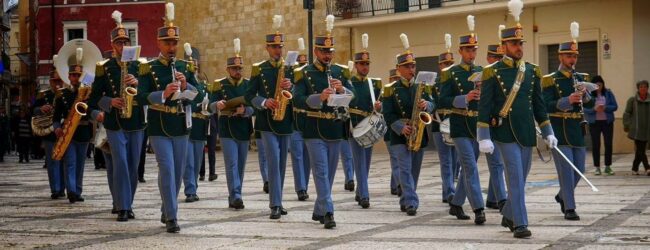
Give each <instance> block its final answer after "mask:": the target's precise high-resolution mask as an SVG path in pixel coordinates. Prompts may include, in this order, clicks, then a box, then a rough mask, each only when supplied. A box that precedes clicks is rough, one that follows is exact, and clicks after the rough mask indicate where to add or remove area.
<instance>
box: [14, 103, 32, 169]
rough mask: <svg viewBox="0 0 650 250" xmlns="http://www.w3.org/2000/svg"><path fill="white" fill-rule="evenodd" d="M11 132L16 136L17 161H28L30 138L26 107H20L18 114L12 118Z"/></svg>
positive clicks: (30, 130) (29, 121) (30, 129)
mask: <svg viewBox="0 0 650 250" xmlns="http://www.w3.org/2000/svg"><path fill="white" fill-rule="evenodd" d="M13 122H14V124H13V130H12V131H13V133H14V138H16V144H17V151H18V158H19V161H18V162H19V163H23V162H25V163H28V162H29V148H30V146H31V139H32V126H31V118H30V117H29V114H28V113H27V110H26V107H21V108H20V111H19V112H18V116H17V117H16V119H14V120H13Z"/></svg>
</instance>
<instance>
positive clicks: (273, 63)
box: [268, 57, 282, 68]
mask: <svg viewBox="0 0 650 250" xmlns="http://www.w3.org/2000/svg"><path fill="white" fill-rule="evenodd" d="M268 61H269V63H270V64H271V66H273V68H279V67H280V64H281V63H280V62H282V58H280V60H275V59H273V57H269V60H268Z"/></svg>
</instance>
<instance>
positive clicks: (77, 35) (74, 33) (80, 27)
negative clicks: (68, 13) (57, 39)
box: [63, 21, 87, 42]
mask: <svg viewBox="0 0 650 250" xmlns="http://www.w3.org/2000/svg"><path fill="white" fill-rule="evenodd" d="M86 25H87V22H86V21H64V22H63V36H64V37H63V38H64V41H65V42H68V41H70V40H72V39H87V37H86V36H87V32H86V31H87V28H86Z"/></svg>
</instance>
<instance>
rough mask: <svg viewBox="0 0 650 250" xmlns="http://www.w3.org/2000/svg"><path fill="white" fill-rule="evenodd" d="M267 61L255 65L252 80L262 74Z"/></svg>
mask: <svg viewBox="0 0 650 250" xmlns="http://www.w3.org/2000/svg"><path fill="white" fill-rule="evenodd" d="M264 62H266V61H261V62H258V63H253V68H252V70H251V78H253V77H256V76H258V75H259V74H260V72H262V64H263V63H264Z"/></svg>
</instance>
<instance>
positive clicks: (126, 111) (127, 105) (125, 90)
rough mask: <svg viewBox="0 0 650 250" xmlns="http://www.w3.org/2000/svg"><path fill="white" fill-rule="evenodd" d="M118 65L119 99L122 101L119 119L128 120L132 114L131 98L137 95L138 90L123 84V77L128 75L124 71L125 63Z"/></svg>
mask: <svg viewBox="0 0 650 250" xmlns="http://www.w3.org/2000/svg"><path fill="white" fill-rule="evenodd" d="M119 64H120V68H121V80H120V90H121V91H120V97H121V98H122V100H124V108H122V109H121V110H120V117H121V118H124V119H128V118H131V115H132V114H133V98H134V97H135V95H137V94H138V90H137V89H136V88H134V87H131V86H127V85H126V83H125V82H124V77H126V74H127V73H128V71H127V70H126V62H119Z"/></svg>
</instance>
